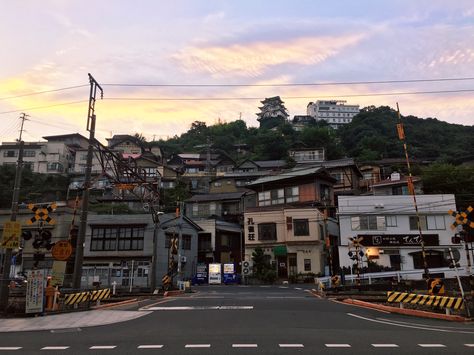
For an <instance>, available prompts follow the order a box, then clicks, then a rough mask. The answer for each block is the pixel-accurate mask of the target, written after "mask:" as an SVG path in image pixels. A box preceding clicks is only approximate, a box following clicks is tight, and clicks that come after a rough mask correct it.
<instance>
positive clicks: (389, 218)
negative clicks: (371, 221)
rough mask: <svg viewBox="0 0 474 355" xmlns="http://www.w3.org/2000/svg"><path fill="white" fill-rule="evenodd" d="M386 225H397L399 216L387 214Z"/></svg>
mask: <svg viewBox="0 0 474 355" xmlns="http://www.w3.org/2000/svg"><path fill="white" fill-rule="evenodd" d="M385 225H386V226H387V227H396V226H397V216H385Z"/></svg>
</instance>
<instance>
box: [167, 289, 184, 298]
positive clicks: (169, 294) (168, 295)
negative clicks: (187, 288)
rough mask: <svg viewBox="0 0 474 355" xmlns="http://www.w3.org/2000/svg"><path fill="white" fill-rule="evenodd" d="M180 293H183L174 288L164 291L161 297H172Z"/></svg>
mask: <svg viewBox="0 0 474 355" xmlns="http://www.w3.org/2000/svg"><path fill="white" fill-rule="evenodd" d="M181 295H184V291H181V290H175V291H166V292H165V293H164V294H163V297H174V296H181Z"/></svg>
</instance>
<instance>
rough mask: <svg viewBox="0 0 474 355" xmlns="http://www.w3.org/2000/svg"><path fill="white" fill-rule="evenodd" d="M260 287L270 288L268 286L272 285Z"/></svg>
mask: <svg viewBox="0 0 474 355" xmlns="http://www.w3.org/2000/svg"><path fill="white" fill-rule="evenodd" d="M260 287H265V288H268V287H271V286H260Z"/></svg>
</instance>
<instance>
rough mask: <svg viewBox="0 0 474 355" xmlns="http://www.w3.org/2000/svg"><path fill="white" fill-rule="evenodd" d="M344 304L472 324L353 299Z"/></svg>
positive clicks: (462, 319)
mask: <svg viewBox="0 0 474 355" xmlns="http://www.w3.org/2000/svg"><path fill="white" fill-rule="evenodd" d="M342 302H343V303H346V304H350V305H354V306H361V307H366V308H372V309H376V310H380V311H385V312H389V313H398V314H404V315H408V316H415V317H422V318H431V319H441V320H448V321H452V322H470V321H471V318H465V317H462V316H455V315H447V314H441V313H434V312H428V311H420V310H416V309H406V308H397V307H391V306H385V305H382V304H376V303H370V302H365V301H359V300H354V299H351V298H346V299H345V300H342Z"/></svg>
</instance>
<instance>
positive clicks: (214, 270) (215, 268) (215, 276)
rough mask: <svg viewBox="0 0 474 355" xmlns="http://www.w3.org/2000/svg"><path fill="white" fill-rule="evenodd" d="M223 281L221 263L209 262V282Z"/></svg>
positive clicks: (217, 282) (218, 282)
mask: <svg viewBox="0 0 474 355" xmlns="http://www.w3.org/2000/svg"><path fill="white" fill-rule="evenodd" d="M221 281H222V280H221V264H209V284H220V283H221Z"/></svg>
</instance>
